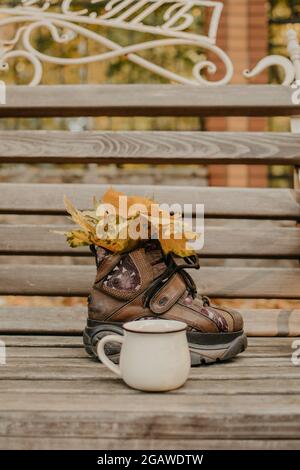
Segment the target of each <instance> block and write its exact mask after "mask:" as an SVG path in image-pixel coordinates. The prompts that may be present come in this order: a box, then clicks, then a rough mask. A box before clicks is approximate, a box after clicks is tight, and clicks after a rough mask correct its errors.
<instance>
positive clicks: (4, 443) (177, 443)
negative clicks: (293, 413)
mask: <svg viewBox="0 0 300 470" xmlns="http://www.w3.org/2000/svg"><path fill="white" fill-rule="evenodd" d="M299 448H300V440H297V439H295V440H286V439H285V440H284V439H280V440H275V439H267V440H266V439H263V440H261V439H253V440H249V439H247V440H245V439H244V440H236V439H234V440H228V439H220V440H217V439H209V440H208V439H197V438H196V439H182V438H180V439H169V440H168V439H161V438H159V439H155V438H154V437H149V438H147V439H126V440H124V439H105V438H104V437H99V438H76V437H75V438H74V437H72V438H62V437H59V438H55V437H42V438H40V437H26V436H24V437H0V449H3V450H7V449H8V450H28V449H30V450H70V451H72V450H95V449H98V450H108V451H113V450H119V451H120V450H132V449H141V450H153V451H155V450H178V449H180V450H195V449H201V450H203V451H204V450H232V449H236V450H299Z"/></svg>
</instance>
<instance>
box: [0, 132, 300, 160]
mask: <svg viewBox="0 0 300 470" xmlns="http://www.w3.org/2000/svg"><path fill="white" fill-rule="evenodd" d="M0 140H1V147H0V163H98V164H111V163H116V164H117V163H149V164H152V163H155V164H166V163H168V164H170V163H183V164H189V163H191V164H211V163H222V164H223V163H231V164H234V163H245V164H246V163H249V164H251V163H254V164H280V165H297V164H300V150H299V149H300V137H299V136H298V134H291V133H262V132H239V133H233V132H168V131H166V132H157V131H153V132H96V131H87V132H75V133H74V132H73V133H70V132H63V131H2V132H0Z"/></svg>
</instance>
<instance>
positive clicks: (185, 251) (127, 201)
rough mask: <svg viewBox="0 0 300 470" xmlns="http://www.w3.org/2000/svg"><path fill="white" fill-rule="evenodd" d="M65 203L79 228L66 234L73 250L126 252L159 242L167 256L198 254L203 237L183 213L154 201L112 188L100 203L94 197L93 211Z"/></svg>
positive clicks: (67, 201) (68, 202) (65, 199)
mask: <svg viewBox="0 0 300 470" xmlns="http://www.w3.org/2000/svg"><path fill="white" fill-rule="evenodd" d="M64 203H65V207H66V210H67V212H68V213H69V214H70V216H71V219H72V220H73V222H74V223H75V224H76V225H77V226H78V227H79V228H78V229H76V230H72V231H69V232H66V233H65V235H66V237H67V241H68V243H69V245H70V246H71V247H72V248H76V247H79V246H85V245H86V246H91V245H93V246H99V247H102V248H105V249H107V250H109V251H110V252H112V253H124V252H127V251H131V250H133V249H135V248H136V247H137V246H138V245H139V244H141V243H142V242H143V241H145V240H150V239H156V240H158V241H159V243H160V245H161V248H162V251H163V252H164V253H165V254H168V253H174V254H176V255H178V256H181V257H186V256H191V255H193V254H195V250H194V248H193V244H194V243H195V242H196V241H197V239H198V238H199V235H198V234H197V233H196V232H194V231H193V230H192V229H191V228H190V226H189V224H187V223H186V222H184V221H183V217H182V214H181V213H173V212H171V211H167V210H164V209H163V208H162V207H161V206H160V205H159V204H157V203H156V202H155V201H154V200H152V199H147V198H145V197H140V196H126V195H125V194H124V193H121V192H118V191H115V190H113V189H112V188H111V189H109V190H108V191H107V192H106V193H105V194H104V195H103V197H102V198H101V200H100V201H99V200H97V199H96V198H94V201H93V209H91V210H84V211H80V210H78V209H76V208H75V207H74V206H73V205H72V203H71V202H70V201H69V200H68V198H67V197H65V198H64Z"/></svg>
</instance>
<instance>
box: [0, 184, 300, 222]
mask: <svg viewBox="0 0 300 470" xmlns="http://www.w3.org/2000/svg"><path fill="white" fill-rule="evenodd" d="M109 187H110V186H109V185H89V184H13V183H2V184H1V185H0V193H1V198H0V213H12V214H66V211H65V208H64V205H63V196H64V195H67V196H68V197H69V198H70V199H71V200H72V201H73V203H74V204H75V205H76V207H78V208H79V209H87V208H90V207H91V205H92V198H93V196H94V195H95V196H96V197H98V198H101V196H102V195H103V193H104V192H105V191H106V190H107V189H108V188H109ZM114 187H115V188H116V189H117V190H120V191H123V192H125V193H126V194H128V195H131V194H138V195H141V196H146V197H150V198H153V199H155V200H156V201H157V202H158V203H167V204H180V205H182V204H192V207H189V206H187V207H186V208H185V209H186V213H187V214H188V213H189V212H190V211H191V210H192V211H193V212H195V209H196V207H195V204H204V208H205V215H206V217H210V218H226V217H228V218H243V219H247V218H249V219H256V218H257V219H265V218H266V219H290V220H299V219H300V191H293V190H290V189H257V188H255V189H254V188H252V189H248V188H241V189H237V188H198V187H186V186H147V185H136V186H135V185H115V186H114Z"/></svg>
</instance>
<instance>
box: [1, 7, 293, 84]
mask: <svg viewBox="0 0 300 470" xmlns="http://www.w3.org/2000/svg"><path fill="white" fill-rule="evenodd" d="M87 3H88V2H87ZM74 4H75V2H73V0H62V1H61V2H59V3H58V5H57V2H55V4H53V3H52V1H51V0H20V2H19V4H17V5H16V6H14V7H10V8H9V7H6V8H5V7H2V8H0V31H1V30H2V31H7V30H6V29H5V28H7V27H9V26H10V25H13V26H14V33H13V37H10V38H9V37H3V36H5V35H3V34H2V39H1V40H0V67H1V69H2V71H6V70H8V69H9V61H10V59H15V58H18V57H20V58H21V57H23V58H25V59H26V60H28V61H29V62H30V63H31V64H32V65H33V68H34V74H33V78H32V80H31V82H30V83H29V85H30V86H35V85H38V84H39V83H40V82H41V80H42V77H43V63H45V62H48V63H53V64H59V65H82V64H88V63H92V62H102V61H107V60H110V59H113V58H116V57H126V59H127V60H129V61H131V62H133V63H135V64H137V65H139V66H141V67H144V68H145V69H148V70H150V71H151V72H153V73H155V74H157V75H160V76H162V77H164V78H166V79H168V80H170V81H171V82H175V83H182V84H192V85H207V86H216V85H225V84H227V83H229V82H230V81H231V78H232V76H233V71H234V69H233V64H232V61H231V60H230V58H229V57H228V55H227V54H226V52H224V51H223V50H222V49H220V48H219V47H218V46H217V45H216V37H217V32H218V27H219V22H220V17H221V13H222V9H223V3H222V2H219V1H211V0H108V1H106V0H90V1H89V3H88V5H89V7H93V8H92V11H90V8H89V9H87V8H84V9H82V10H78V9H77V10H76V7H75V6H74ZM195 8H197V9H198V10H199V9H202V10H207V9H209V10H210V11H211V15H210V25H209V28H208V33H207V36H205V35H203V34H197V32H195V30H194V29H193V26H194V23H195ZM160 11H161V12H162V14H161V17H162V21H161V23H160V24H151V22H149V18H151V16H150V15H151V14H153V13H154V12H160ZM91 26H98V27H99V28H98V29H97V32H96V31H94V30H91V29H90V28H91ZM42 27H43V28H47V29H48V31H49V33H50V36H51V38H52V40H53V41H54V42H55V43H59V44H67V43H70V42H71V41H72V40H73V39H74V38H75V37H76V36H81V37H83V38H86V39H89V40H92V41H95V43H98V44H100V45H102V46H104V47H105V48H106V51H105V52H103V53H100V54H94V55H86V56H83V57H79V58H70V57H57V56H54V55H49V54H46V53H44V52H41V51H39V50H38V49H37V46H36V45H35V43H34V41H33V36H34V33H35V32H36V31H37V30H39V29H40V28H42ZM101 27H112V28H120V29H123V30H129V31H136V32H140V33H151V35H153V39H152V40H150V41H144V42H138V43H135V44H130V45H128V46H122V45H120V44H118V43H116V42H115V41H112V40H110V39H109V38H107V37H105V35H103V34H102V33H101ZM288 42H289V52H290V54H291V60H289V59H288V58H286V57H283V56H279V55H272V56H268V57H265V58H263V59H262V60H261V61H260V62H259V63H258V64H257V66H256V67H254V69H253V70H252V71H248V70H247V71H245V72H244V75H245V77H247V78H251V77H254V76H256V75H258V74H259V73H261V72H262V71H263V70H265V69H266V68H267V67H270V66H273V65H278V66H281V67H282V68H283V70H284V80H283V84H284V85H290V84H291V83H292V82H293V80H294V79H295V74H296V73H297V75H299V74H300V72H299V69H300V60H299V44H298V42H297V36H296V33H295V32H294V31H291V32H289V36H288ZM180 45H185V46H189V47H191V48H192V47H196V48H199V47H201V48H203V49H205V50H206V51H208V52H211V53H213V54H215V55H216V57H218V58H219V59H220V60H221V61H222V62H223V64H224V69H225V73H224V76H223V77H222V78H221V79H218V80H215V81H212V80H208V79H207V78H206V76H205V72H206V73H209V74H214V73H216V71H217V65H216V64H215V63H214V62H213V61H212V59H211V58H209V59H207V58H203V57H202V56H199V60H198V61H197V62H196V63H195V64H194V66H193V70H192V77H186V76H183V75H180V74H179V73H175V72H173V71H171V70H168V69H166V68H165V67H163V66H161V65H157V64H155V63H154V62H152V61H151V60H148V59H145V58H143V57H141V56H140V55H139V52H141V51H145V50H153V49H155V48H157V47H169V46H180ZM296 46H297V47H296Z"/></svg>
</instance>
